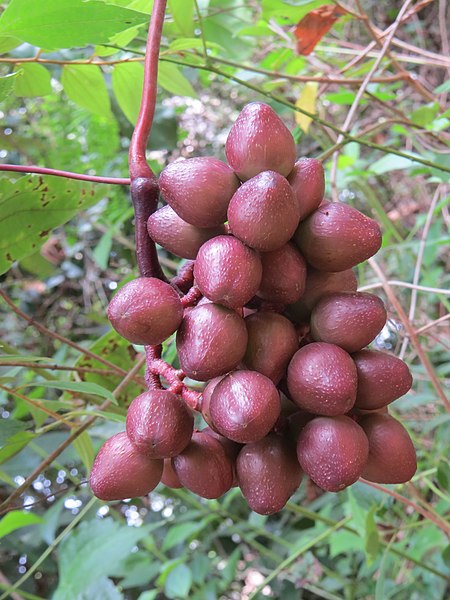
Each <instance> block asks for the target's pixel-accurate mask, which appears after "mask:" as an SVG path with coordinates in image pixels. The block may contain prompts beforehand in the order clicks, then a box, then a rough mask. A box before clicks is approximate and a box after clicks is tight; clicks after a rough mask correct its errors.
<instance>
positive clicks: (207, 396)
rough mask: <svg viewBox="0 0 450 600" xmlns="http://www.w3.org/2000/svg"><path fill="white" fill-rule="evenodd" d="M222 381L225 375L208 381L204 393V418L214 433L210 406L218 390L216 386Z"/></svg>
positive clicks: (202, 403) (202, 408) (202, 407)
mask: <svg viewBox="0 0 450 600" xmlns="http://www.w3.org/2000/svg"><path fill="white" fill-rule="evenodd" d="M222 379H223V375H220V376H219V377H214V379H211V381H208V383H207V384H206V386H205V388H204V389H203V392H202V402H201V411H202V417H203V418H204V420H205V422H206V423H207V425H208V427H210V428H211V430H212V431H214V425H213V424H212V419H211V414H210V412H209V404H210V402H211V396H212V393H213V391H214V390H215V388H216V385H217V384H218V383H219V381H222ZM203 431H205V430H203ZM216 433H217V432H216Z"/></svg>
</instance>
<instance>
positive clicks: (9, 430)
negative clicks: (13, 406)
mask: <svg viewBox="0 0 450 600" xmlns="http://www.w3.org/2000/svg"><path fill="white" fill-rule="evenodd" d="M26 428H27V425H26V423H24V422H23V421H16V420H14V419H0V447H2V446H4V445H5V444H6V442H7V441H8V440H9V438H10V437H12V436H13V435H15V434H16V433H19V431H23V430H24V429H26Z"/></svg>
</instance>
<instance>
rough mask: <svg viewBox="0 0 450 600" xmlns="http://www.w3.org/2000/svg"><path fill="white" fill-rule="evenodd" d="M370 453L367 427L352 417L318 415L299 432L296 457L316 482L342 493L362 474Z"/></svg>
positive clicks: (324, 487)
mask: <svg viewBox="0 0 450 600" xmlns="http://www.w3.org/2000/svg"><path fill="white" fill-rule="evenodd" d="M368 455H369V442H368V440H367V437H366V434H365V433H364V430H363V429H362V428H361V427H360V426H359V425H358V424H357V423H355V421H353V420H352V419H350V418H349V417H344V416H340V417H317V418H315V419H313V420H312V421H310V422H309V423H308V424H307V425H306V426H305V427H304V428H303V429H302V431H301V432H300V435H299V438H298V443H297V457H298V461H299V463H300V466H301V467H302V469H303V470H304V471H305V473H306V474H307V475H309V476H310V477H311V479H312V480H313V481H314V483H315V484H316V485H318V486H319V487H320V488H322V489H323V490H326V491H327V492H339V491H340V490H343V489H344V488H346V487H347V486H349V485H352V483H355V481H356V480H357V479H358V478H359V477H360V476H361V473H362V471H363V469H364V466H365V464H366V462H367V458H368Z"/></svg>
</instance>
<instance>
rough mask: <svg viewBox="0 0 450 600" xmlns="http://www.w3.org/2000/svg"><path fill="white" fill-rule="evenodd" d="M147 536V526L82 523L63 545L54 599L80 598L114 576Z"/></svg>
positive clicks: (106, 520)
mask: <svg viewBox="0 0 450 600" xmlns="http://www.w3.org/2000/svg"><path fill="white" fill-rule="evenodd" d="M146 535H147V528H146V527H140V528H136V527H128V526H127V525H123V524H121V523H118V522H115V521H113V520H112V519H104V520H101V521H99V520H93V521H85V522H83V523H81V524H80V525H79V527H78V528H77V530H76V531H73V532H72V533H71V535H70V536H68V537H67V538H65V540H64V542H63V543H62V544H61V548H60V553H59V584H58V587H57V589H56V591H55V593H54V596H53V597H52V598H53V600H67V598H77V597H78V595H79V594H82V593H85V592H86V590H88V589H89V587H90V586H91V585H92V584H93V583H94V582H95V581H97V580H98V579H101V578H102V577H107V576H108V575H114V572H115V570H116V569H117V568H118V566H119V565H120V564H121V562H122V561H124V560H125V559H126V558H127V557H128V556H129V554H130V551H131V549H132V548H133V547H134V546H135V545H136V543H137V542H138V541H139V540H141V539H142V538H143V537H145V536H146ZM93 566H95V568H93ZM91 597H92V596H91Z"/></svg>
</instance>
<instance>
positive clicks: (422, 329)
mask: <svg viewBox="0 0 450 600" xmlns="http://www.w3.org/2000/svg"><path fill="white" fill-rule="evenodd" d="M449 293H450V292H449ZM449 319H450V313H448V314H447V315H444V316H442V317H439V319H436V320H435V321H431V323H427V324H426V325H424V326H423V327H420V328H419V329H416V334H419V333H424V332H425V331H428V329H431V328H432V327H434V326H435V325H439V323H443V322H444V321H448V320H449Z"/></svg>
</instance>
